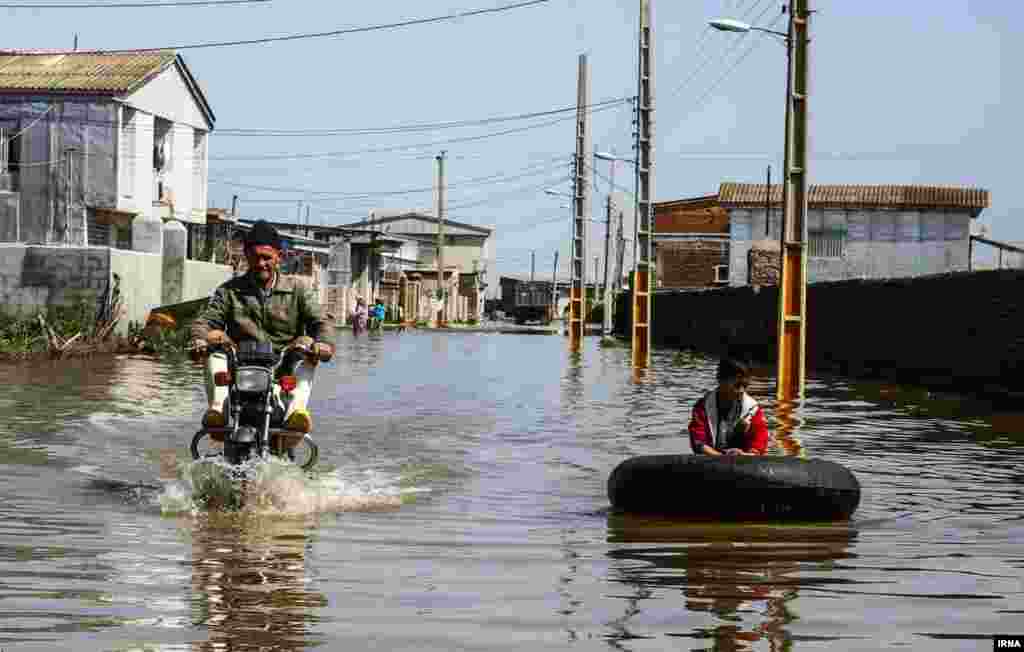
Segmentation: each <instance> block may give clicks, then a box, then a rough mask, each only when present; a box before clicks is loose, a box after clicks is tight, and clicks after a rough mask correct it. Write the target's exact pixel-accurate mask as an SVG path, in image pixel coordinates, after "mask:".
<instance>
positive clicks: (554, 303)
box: [551, 249, 558, 321]
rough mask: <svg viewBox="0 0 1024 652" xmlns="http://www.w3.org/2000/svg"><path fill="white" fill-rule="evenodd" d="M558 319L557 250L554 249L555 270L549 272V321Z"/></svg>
mask: <svg viewBox="0 0 1024 652" xmlns="http://www.w3.org/2000/svg"><path fill="white" fill-rule="evenodd" d="M557 318H558V250H557V249H555V269H554V270H553V271H552V272H551V320H552V321H554V320H555V319H557Z"/></svg>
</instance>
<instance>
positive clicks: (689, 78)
mask: <svg viewBox="0 0 1024 652" xmlns="http://www.w3.org/2000/svg"><path fill="white" fill-rule="evenodd" d="M763 1H764V0H759V1H758V2H756V3H754V4H753V5H751V6H750V7H748V8H747V10H746V11H745V12H744V13H743V15H742V16H741V18H742V19H744V20H745V19H747V17H748V16H749V15H750V14H751V13H753V11H754V10H755V9H757V7H758V6H759V5H760V4H761V2H763ZM768 2H769V4H768V5H766V6H765V8H764V9H762V11H761V13H760V14H758V16H757V17H756V18H755V19H754V20H752V21H750V22H751V23H757V22H760V20H761V19H762V18H763V17H764V15H765V14H766V13H768V10H769V9H771V7H772V5H771V0H768ZM711 29H712V28H711V27H710V26H708V27H706V28H705V32H704V34H705V36H706V35H707V34H709V33H710V30H711ZM743 40H744V39H743V38H742V36H737V37H736V38H734V39H733V40H732V42H731V43H730V44H729V46H728V47H727V48H725V49H724V50H721V51H719V52H718V54H717V60H716V58H715V57H712V56H708V57H706V58H704V59H703V60H702V61H701V62H700V63H699V64H698V66H697V67H696V68H695V69H694V70H693V71H692V72H691V73H690V75H689V76H687V77H686V78H685V79H684V80H683V81H682V82H681V83H679V84H678V85H677V86H676V87H675V88H674V89H672V90H671V91H670V92H669V96H670V97H677V96H678V95H679V94H680V93H681V92H682V91H683V90H684V89H685V88H687V87H688V86H689V85H690V83H691V82H693V81H694V80H695V79H696V78H697V76H698V75H699V74H700V73H701V72H702V71H703V70H704V69H705V68H707V65H708V64H709V63H713V62H714V63H718V62H719V61H724V60H725V58H726V57H727V56H728V55H729V54H730V53H731V52H732V51H733V50H735V49H736V48H737V47H738V46H739V44H740V43H742V42H743ZM698 54H700V48H699V47H698Z"/></svg>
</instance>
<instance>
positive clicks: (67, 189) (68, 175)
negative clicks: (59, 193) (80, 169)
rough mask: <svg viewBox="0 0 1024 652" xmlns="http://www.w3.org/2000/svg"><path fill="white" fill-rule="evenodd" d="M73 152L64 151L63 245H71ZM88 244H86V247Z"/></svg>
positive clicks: (72, 150)
mask: <svg viewBox="0 0 1024 652" xmlns="http://www.w3.org/2000/svg"><path fill="white" fill-rule="evenodd" d="M74 151H75V150H74V149H72V148H70V147H68V148H67V149H65V150H64V237H63V240H64V244H65V245H69V244H71V184H72V181H73V178H72V177H73V175H74V167H73V165H74V159H73V156H72V153H73V152H74ZM88 244H89V243H86V245H88Z"/></svg>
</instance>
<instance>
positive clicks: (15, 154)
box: [0, 124, 21, 190]
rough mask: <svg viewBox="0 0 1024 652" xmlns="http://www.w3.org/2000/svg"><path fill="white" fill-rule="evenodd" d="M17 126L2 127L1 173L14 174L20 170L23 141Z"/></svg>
mask: <svg viewBox="0 0 1024 652" xmlns="http://www.w3.org/2000/svg"><path fill="white" fill-rule="evenodd" d="M16 127H17V125H16V124H12V126H10V127H0V174H13V173H16V172H17V171H18V160H19V159H20V158H21V157H20V153H21V142H20V139H19V138H18V135H19V131H18V129H17V128H16ZM8 190H10V188H8Z"/></svg>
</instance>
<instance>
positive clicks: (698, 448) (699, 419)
mask: <svg viewBox="0 0 1024 652" xmlns="http://www.w3.org/2000/svg"><path fill="white" fill-rule="evenodd" d="M706 398H707V397H704V398H702V399H700V400H699V401H697V403H696V404H695V405H694V406H693V415H692V416H691V417H690V426H689V431H690V445H691V446H692V447H693V452H694V453H698V454H699V453H701V452H703V449H702V446H703V445H704V444H707V445H708V446H711V447H712V448H717V447H716V446H715V442H714V441H713V440H712V438H711V432H712V428H711V426H710V423H709V422H708V413H707V409H706V408H705V400H706ZM727 448H742V449H743V450H744V451H746V452H748V453H757V454H758V455H764V453H765V451H766V450H767V448H768V423H767V421H765V418H764V410H762V409H761V406H760V405H756V403H755V409H754V410H753V414H752V416H751V418H750V425H749V426H748V427H747V428H746V433H745V434H744V435H743V441H742V442H741V445H739V446H728V447H727ZM718 450H722V449H718ZM722 452H724V451H722Z"/></svg>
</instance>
